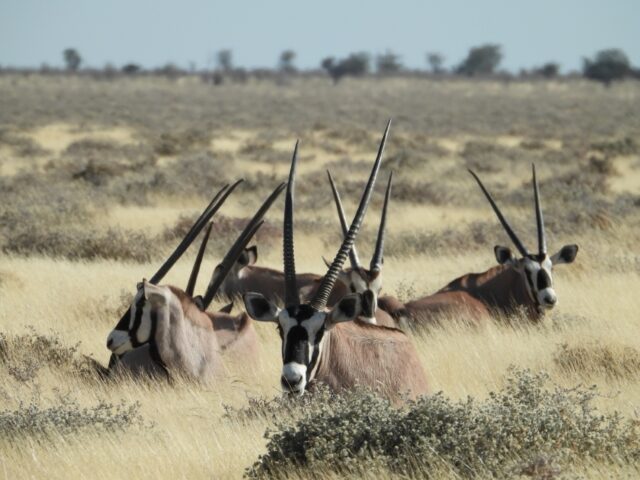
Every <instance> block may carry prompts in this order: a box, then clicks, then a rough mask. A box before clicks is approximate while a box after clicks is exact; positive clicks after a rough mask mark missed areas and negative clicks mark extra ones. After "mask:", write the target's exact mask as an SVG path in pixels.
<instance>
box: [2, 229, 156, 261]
mask: <svg viewBox="0 0 640 480" xmlns="http://www.w3.org/2000/svg"><path fill="white" fill-rule="evenodd" d="M2 250H3V251H4V252H5V253H13V254H18V255H46V256H50V257H63V258H68V259H70V260H94V259H97V258H106V259H113V260H120V261H135V262H148V261H149V260H151V258H153V257H154V256H155V255H154V254H155V253H156V252H158V250H159V249H158V247H157V246H156V245H155V244H154V242H153V240H152V239H151V238H149V237H147V236H146V235H145V234H143V233H139V232H133V231H129V230H122V229H119V228H110V229H108V230H107V231H104V232H99V231H96V230H90V229H84V228H80V227H75V226H64V225H47V226H46V228H45V227H42V226H36V225H30V224H26V225H23V226H22V227H21V228H19V229H16V230H14V231H10V232H7V233H5V239H4V245H2Z"/></svg>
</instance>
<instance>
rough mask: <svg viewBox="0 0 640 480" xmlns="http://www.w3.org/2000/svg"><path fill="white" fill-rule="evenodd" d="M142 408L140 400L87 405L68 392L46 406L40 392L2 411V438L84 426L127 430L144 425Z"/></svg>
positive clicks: (56, 432)
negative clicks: (78, 401) (38, 395)
mask: <svg viewBox="0 0 640 480" xmlns="http://www.w3.org/2000/svg"><path fill="white" fill-rule="evenodd" d="M139 410H140V405H139V404H138V403H132V404H127V403H124V402H121V403H119V404H116V405H114V404H111V403H107V402H104V401H100V402H99V403H98V404H97V405H93V406H90V407H83V406H81V405H79V404H78V403H77V401H75V400H73V399H72V398H70V397H68V396H60V397H59V398H57V399H56V401H55V404H54V405H53V406H45V405H43V404H42V401H41V400H40V399H39V398H38V397H37V396H36V398H34V399H33V400H31V402H29V403H28V404H27V403H20V405H19V406H18V408H17V409H15V410H1V411H0V439H2V440H8V441H15V440H16V437H17V438H20V437H23V436H44V437H48V436H58V435H70V434H74V433H76V432H79V431H82V430H90V431H96V430H102V431H107V432H115V431H123V430H126V429H128V428H131V427H136V426H143V425H144V423H143V419H142V417H141V415H140V413H139Z"/></svg>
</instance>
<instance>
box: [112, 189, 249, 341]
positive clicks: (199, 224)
mask: <svg viewBox="0 0 640 480" xmlns="http://www.w3.org/2000/svg"><path fill="white" fill-rule="evenodd" d="M241 182H242V180H238V181H237V182H236V183H234V184H233V185H229V184H227V185H225V186H224V187H222V188H221V189H220V191H219V192H218V193H217V194H216V195H215V197H213V200H211V202H210V203H209V205H207V208H205V209H204V211H203V212H202V213H201V214H200V216H199V217H198V219H197V220H196V221H195V223H194V224H193V226H192V227H191V228H190V229H189V231H188V232H187V234H186V235H185V237H184V238H183V239H182V241H181V242H180V244H179V245H178V246H177V247H176V249H175V250H174V251H173V253H172V254H171V255H169V258H167V259H166V260H165V262H164V263H163V264H162V266H161V267H160V268H159V269H158V271H157V272H156V273H155V274H154V275H153V276H152V277H151V279H150V280H149V283H151V284H154V285H155V284H157V283H158V282H159V281H160V280H162V279H163V278H164V276H165V275H166V274H167V273H168V272H169V270H171V268H172V267H173V266H174V265H175V263H176V262H177V261H178V260H179V259H180V257H181V256H182V255H183V254H184V252H185V251H186V250H187V248H189V246H190V245H191V244H192V243H193V241H194V240H195V239H196V237H197V236H198V234H199V233H200V231H201V230H202V229H203V228H204V226H205V225H206V224H207V222H209V221H210V220H211V218H212V217H213V216H214V215H215V213H216V212H217V211H218V210H219V209H220V207H221V206H222V204H223V203H224V202H225V200H226V199H227V197H229V195H231V193H232V192H233V191H234V190H235V188H236V187H237V186H238V185H240V183H241ZM210 231H211V227H209V229H208V230H207V235H206V236H207V237H208V235H209V232H210ZM203 253H204V252H203ZM189 283H193V284H194V285H195V279H194V280H189ZM188 288H189V287H188ZM191 288H193V287H191ZM130 315H131V306H129V308H128V309H127V311H126V312H125V313H124V315H123V316H122V318H120V321H119V322H118V324H117V325H116V329H118V330H124V329H125V328H123V326H124V325H127V322H128V318H129V316H130Z"/></svg>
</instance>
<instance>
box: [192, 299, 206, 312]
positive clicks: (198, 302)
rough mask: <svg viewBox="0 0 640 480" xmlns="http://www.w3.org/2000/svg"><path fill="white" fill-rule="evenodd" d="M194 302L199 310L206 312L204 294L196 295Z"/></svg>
mask: <svg viewBox="0 0 640 480" xmlns="http://www.w3.org/2000/svg"><path fill="white" fill-rule="evenodd" d="M193 303H195V304H196V307H198V310H200V311H201V312H204V299H203V298H202V295H196V296H195V297H193Z"/></svg>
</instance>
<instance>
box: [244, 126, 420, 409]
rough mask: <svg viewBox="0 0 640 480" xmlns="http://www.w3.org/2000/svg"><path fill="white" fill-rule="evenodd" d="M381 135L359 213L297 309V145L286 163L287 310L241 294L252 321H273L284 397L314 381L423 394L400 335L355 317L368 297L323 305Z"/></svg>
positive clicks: (409, 348) (348, 243)
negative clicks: (311, 293)
mask: <svg viewBox="0 0 640 480" xmlns="http://www.w3.org/2000/svg"><path fill="white" fill-rule="evenodd" d="M389 126H390V124H388V125H387V128H386V130H385V133H384V135H383V137H382V142H381V143H380V147H379V150H378V156H377V158H376V161H375V163H374V166H373V169H372V171H371V175H370V177H369V180H368V182H367V185H366V188H365V190H364V192H363V194H362V198H361V200H360V205H359V206H358V210H357V213H356V215H355V217H354V219H353V222H352V224H351V226H350V228H349V231H348V233H347V235H346V236H345V238H344V240H343V242H342V245H341V247H340V249H339V250H338V252H337V254H336V257H335V259H334V260H333V263H332V264H331V266H330V267H329V269H328V271H327V273H326V275H325V276H324V277H323V279H322V282H321V284H320V287H319V288H318V290H317V292H316V294H315V295H314V296H313V298H312V299H311V301H310V302H308V303H306V302H305V303H300V297H299V290H298V286H297V283H296V274H295V257H294V248H293V247H294V245H293V197H294V183H295V173H296V162H297V151H298V144H297V143H296V148H295V150H294V153H293V158H292V160H291V171H290V173H289V181H288V186H287V193H286V198H285V210H284V229H283V230H284V235H283V247H284V248H283V250H284V274H285V308H283V309H281V308H279V307H278V306H277V305H276V304H275V303H274V302H272V301H270V300H268V299H267V298H265V297H264V296H263V295H261V294H260V293H252V292H249V293H246V294H245V295H244V303H245V307H246V309H247V312H248V313H249V315H250V316H251V317H252V318H253V319H254V320H258V321H267V322H274V323H276V324H277V326H278V332H279V333H280V337H281V339H282V362H283V367H282V376H281V381H280V383H281V385H282V388H283V389H284V391H285V392H289V393H292V394H298V395H302V394H303V393H304V392H305V389H307V388H309V386H310V385H311V384H312V383H313V382H322V383H325V384H327V385H328V386H329V387H330V388H332V389H333V390H341V389H346V388H351V387H354V386H356V385H362V386H365V387H370V388H374V389H378V390H380V391H381V392H382V393H383V394H385V395H387V396H389V397H391V398H393V399H398V398H399V395H400V394H402V393H407V394H410V395H411V396H414V397H415V396H417V395H421V394H424V393H426V391H427V382H426V378H425V374H424V371H423V369H422V366H421V364H420V361H419V359H418V356H417V352H416V350H415V348H414V346H413V344H412V343H411V341H410V340H409V338H408V337H407V336H406V335H405V334H404V333H402V332H401V331H399V330H396V329H393V328H387V327H381V326H378V325H371V324H368V323H365V322H362V321H360V320H357V318H358V317H359V316H360V315H361V313H362V304H363V302H371V301H372V300H373V299H372V298H371V295H370V294H367V293H365V294H363V295H361V294H359V293H350V294H348V295H346V296H344V297H343V298H342V299H341V300H340V301H338V302H337V303H336V304H335V306H333V307H332V308H331V309H330V310H328V309H327V301H328V300H329V295H330V294H331V290H332V289H333V286H334V284H335V282H336V280H337V278H338V274H339V272H340V270H341V269H342V265H343V264H344V262H345V260H346V258H347V256H348V254H349V251H350V250H351V247H352V246H353V243H354V241H355V239H356V236H357V234H358V230H359V228H360V225H361V223H362V220H363V218H364V215H365V212H366V209H367V205H368V203H369V199H370V198H371V192H372V190H373V187H374V184H375V180H376V176H377V173H378V170H379V168H380V162H381V159H382V153H383V151H384V145H385V141H386V138H387V135H388V132H389Z"/></svg>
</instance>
